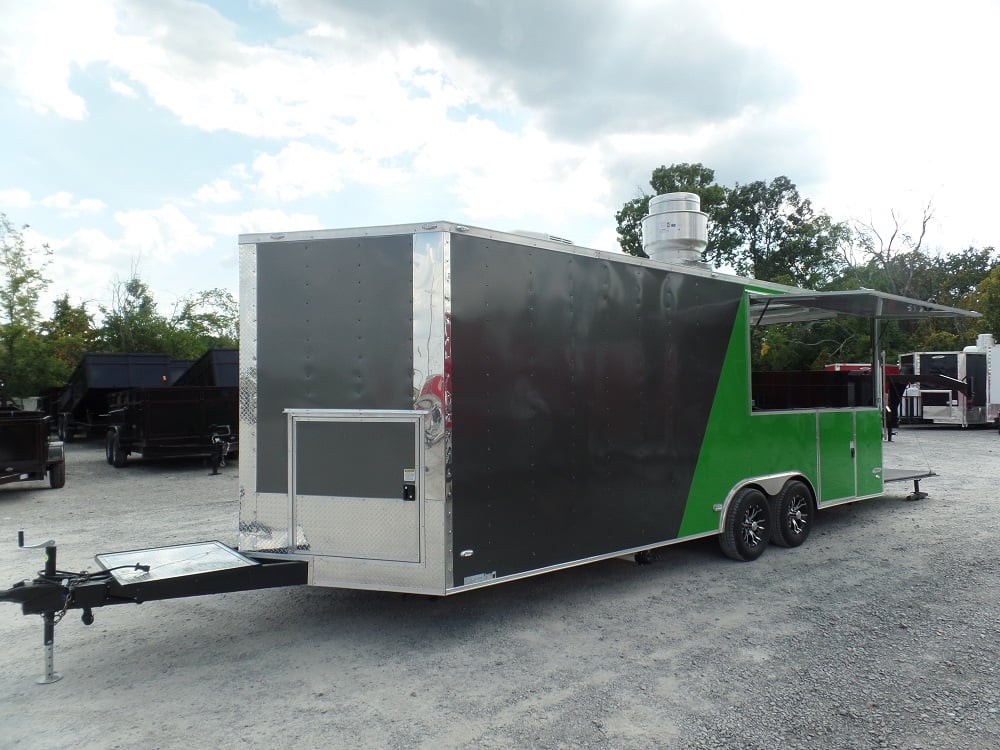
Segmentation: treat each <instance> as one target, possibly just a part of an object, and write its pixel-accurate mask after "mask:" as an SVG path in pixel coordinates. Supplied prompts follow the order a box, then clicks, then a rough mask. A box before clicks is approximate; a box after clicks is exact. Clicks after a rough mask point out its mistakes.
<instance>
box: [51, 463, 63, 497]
mask: <svg viewBox="0 0 1000 750" xmlns="http://www.w3.org/2000/svg"><path fill="white" fill-rule="evenodd" d="M65 486H66V463H65V462H64V461H60V462H59V463H57V464H52V466H50V467H49V487H51V488H52V489H54V490H58V489H62V488H63V487H65Z"/></svg>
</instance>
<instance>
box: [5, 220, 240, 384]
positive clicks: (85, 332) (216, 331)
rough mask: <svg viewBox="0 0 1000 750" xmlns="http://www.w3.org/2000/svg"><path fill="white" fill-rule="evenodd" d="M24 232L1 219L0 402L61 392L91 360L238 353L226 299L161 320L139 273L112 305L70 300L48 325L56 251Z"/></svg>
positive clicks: (196, 301)
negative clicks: (88, 356)
mask: <svg viewBox="0 0 1000 750" xmlns="http://www.w3.org/2000/svg"><path fill="white" fill-rule="evenodd" d="M26 229H28V227H27V226H26V225H25V226H20V227H18V226H16V225H15V224H14V223H13V222H11V221H10V219H9V218H8V217H7V215H6V214H3V213H0V382H2V385H0V396H3V397H4V398H20V397H24V396H34V395H38V394H40V393H42V392H44V391H45V390H46V389H48V388H53V387H59V386H62V385H63V384H65V383H66V381H67V379H68V378H69V376H70V375H71V374H72V373H73V370H74V368H75V367H76V365H77V364H78V363H79V361H80V359H81V358H82V357H83V355H84V354H85V353H87V352H112V353H114V352H157V353H162V354H167V355H170V356H171V357H174V358H176V359H196V358H198V357H200V356H201V355H202V354H204V353H205V352H206V351H208V350H209V349H211V348H232V347H236V346H238V341H239V310H238V307H237V303H236V300H235V299H234V298H233V296H232V294H230V293H229V292H228V291H226V290H224V289H209V290H207V291H202V292H197V293H194V294H191V295H188V296H186V297H184V298H182V299H181V300H180V301H179V302H177V303H176V304H175V305H174V307H173V309H172V310H171V312H170V313H169V314H163V313H161V312H160V311H159V308H158V306H157V303H156V300H155V299H154V297H153V293H152V291H151V290H150V288H149V286H148V285H147V284H146V283H145V282H144V281H143V280H142V279H141V277H140V276H139V274H138V272H137V271H135V270H133V272H132V273H131V274H130V276H129V278H128V279H127V280H125V281H122V282H117V283H115V284H114V285H113V290H112V296H111V301H110V302H109V303H107V304H101V305H98V306H97V310H96V311H94V312H92V311H90V310H88V309H87V305H86V303H84V302H80V303H78V304H73V303H72V302H70V299H69V295H68V294H67V295H63V296H62V297H60V298H58V299H56V301H55V302H54V303H53V305H52V311H51V315H50V317H44V316H43V315H42V313H41V312H40V310H39V303H40V300H41V298H42V295H43V294H44V293H45V291H46V290H47V289H48V287H49V284H50V283H51V281H50V279H49V278H48V276H47V275H46V274H47V271H48V268H49V265H50V263H51V261H52V251H51V250H50V248H49V247H48V246H46V245H42V246H41V247H31V246H29V245H28V243H27V242H26V240H25V235H24V232H25V230H26ZM97 314H99V315H100V319H99V322H98V321H96V320H95V316H96V315H97Z"/></svg>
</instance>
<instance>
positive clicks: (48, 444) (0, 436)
mask: <svg viewBox="0 0 1000 750" xmlns="http://www.w3.org/2000/svg"><path fill="white" fill-rule="evenodd" d="M46 475H48V478H49V485H50V486H51V487H52V489H54V490H57V489H59V488H60V487H62V486H63V485H65V484H66V462H65V457H64V454H63V444H62V442H61V441H55V440H53V441H50V440H49V417H48V416H47V415H46V414H45V413H43V412H39V411H19V410H17V409H0V484H8V483H10V482H30V481H37V480H41V479H45V477H46Z"/></svg>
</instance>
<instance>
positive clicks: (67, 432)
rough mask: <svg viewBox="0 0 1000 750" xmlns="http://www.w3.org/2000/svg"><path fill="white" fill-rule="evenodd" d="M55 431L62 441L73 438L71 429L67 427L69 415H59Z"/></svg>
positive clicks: (66, 441)
mask: <svg viewBox="0 0 1000 750" xmlns="http://www.w3.org/2000/svg"><path fill="white" fill-rule="evenodd" d="M56 433H57V434H58V435H59V439H60V440H62V441H63V442H64V443H69V442H71V441H72V440H73V431H72V430H71V429H70V427H69V417H68V416H67V415H65V414H60V415H59V426H58V428H57V429H56Z"/></svg>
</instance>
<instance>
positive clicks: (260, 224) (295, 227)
mask: <svg viewBox="0 0 1000 750" xmlns="http://www.w3.org/2000/svg"><path fill="white" fill-rule="evenodd" d="M209 222H210V225H211V227H212V231H213V232H215V233H216V234H218V235H221V236H222V237H224V238H226V240H227V241H229V242H232V243H233V244H234V246H235V243H236V238H237V236H238V235H240V234H254V233H257V232H299V231H303V230H307V229H323V228H324V227H323V225H322V223H321V222H320V220H319V217H317V216H315V215H312V214H301V213H288V212H286V211H282V210H280V209H257V210H255V211H247V212H245V213H241V214H237V215H233V216H221V215H217V216H211V217H209Z"/></svg>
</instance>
